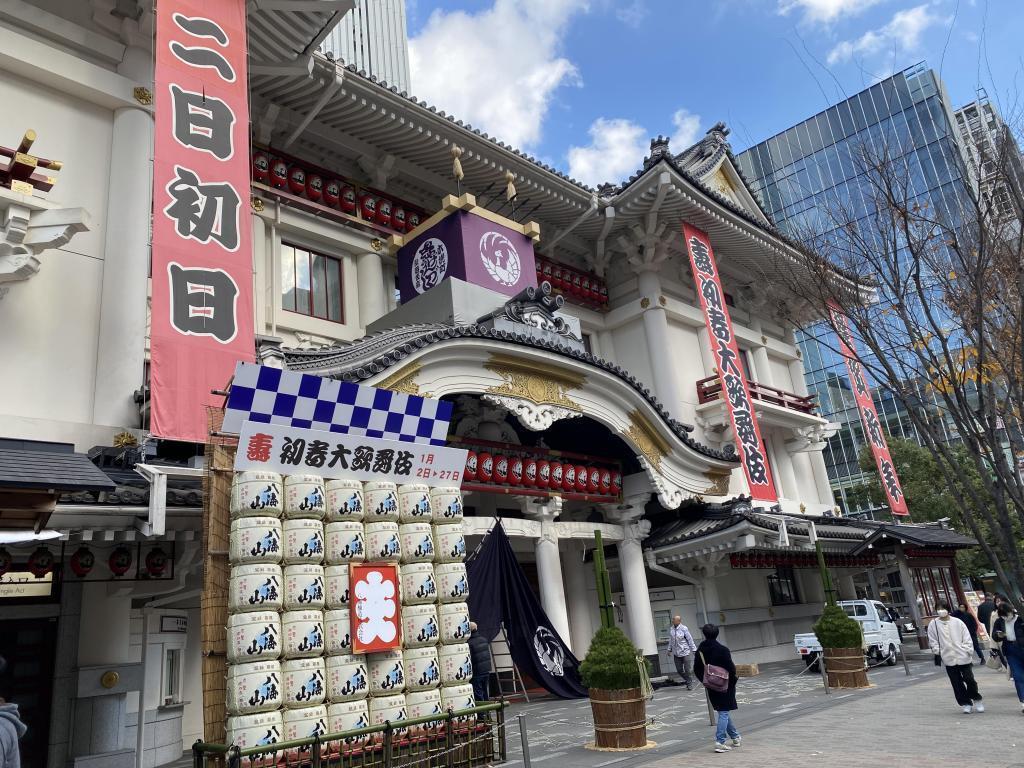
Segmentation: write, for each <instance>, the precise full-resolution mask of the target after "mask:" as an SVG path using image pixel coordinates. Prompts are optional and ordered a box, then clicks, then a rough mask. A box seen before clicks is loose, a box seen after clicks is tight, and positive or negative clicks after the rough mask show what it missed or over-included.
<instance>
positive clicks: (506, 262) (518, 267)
mask: <svg viewBox="0 0 1024 768" xmlns="http://www.w3.org/2000/svg"><path fill="white" fill-rule="evenodd" d="M480 259H481V261H483V263H484V268H485V269H486V270H487V274H489V275H490V276H491V277H492V278H494V281H495V282H498V283H501V284H502V285H506V286H512V285H515V284H516V283H518V282H519V275H520V274H521V273H522V264H521V263H520V261H519V253H518V252H517V251H516V249H515V246H514V245H512V241H511V240H509V239H508V238H507V237H505V236H504V235H503V234H501V233H500V232H493V231H492V232H485V233H484V234H483V236H482V237H481V238H480Z"/></svg>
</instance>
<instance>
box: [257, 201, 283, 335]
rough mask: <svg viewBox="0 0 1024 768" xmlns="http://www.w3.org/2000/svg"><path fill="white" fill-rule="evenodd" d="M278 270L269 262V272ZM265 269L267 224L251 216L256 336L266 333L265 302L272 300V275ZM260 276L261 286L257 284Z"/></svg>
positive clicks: (259, 218)
mask: <svg viewBox="0 0 1024 768" xmlns="http://www.w3.org/2000/svg"><path fill="white" fill-rule="evenodd" d="M273 269H278V267H277V266H276V265H275V264H274V263H273V262H271V263H270V270H273ZM270 270H268V269H267V222H265V221H264V220H263V219H262V218H261V217H260V215H259V214H257V213H255V212H254V213H253V215H252V279H253V291H252V297H253V302H252V306H253V312H254V325H253V327H254V328H255V329H256V335H257V336H260V335H263V334H266V332H267V302H268V301H273V300H274V294H273V292H272V291H271V286H273V285H274V273H273V272H272V271H270ZM260 275H262V276H263V277H262V285H261V284H260V282H257V281H258V280H259V279H260V277H259V276H260Z"/></svg>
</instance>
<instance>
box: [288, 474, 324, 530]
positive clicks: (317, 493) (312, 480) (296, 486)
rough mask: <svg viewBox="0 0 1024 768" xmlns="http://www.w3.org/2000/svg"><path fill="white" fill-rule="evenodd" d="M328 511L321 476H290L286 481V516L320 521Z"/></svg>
mask: <svg viewBox="0 0 1024 768" xmlns="http://www.w3.org/2000/svg"><path fill="white" fill-rule="evenodd" d="M326 510H327V499H326V496H325V495H324V479H323V478H322V477H320V475H288V476H287V477H286V478H285V479H284V516H285V517H286V518H294V517H312V518H314V519H316V520H320V519H321V518H323V516H324V512H326Z"/></svg>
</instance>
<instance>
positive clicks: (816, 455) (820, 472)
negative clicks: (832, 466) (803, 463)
mask: <svg viewBox="0 0 1024 768" xmlns="http://www.w3.org/2000/svg"><path fill="white" fill-rule="evenodd" d="M807 459H808V460H809V461H810V462H811V474H812V475H813V476H814V487H815V489H816V490H817V492H818V501H820V502H821V503H822V504H828V505H830V506H835V503H836V496H835V493H833V491H832V483H831V482H829V479H828V470H827V469H826V468H825V457H824V456H823V455H822V453H821V451H812V452H811V453H809V454H808V456H807Z"/></svg>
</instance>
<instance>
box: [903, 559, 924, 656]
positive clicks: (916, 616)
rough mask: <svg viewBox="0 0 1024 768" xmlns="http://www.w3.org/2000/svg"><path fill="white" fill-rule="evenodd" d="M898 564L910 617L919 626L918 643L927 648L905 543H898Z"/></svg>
mask: <svg viewBox="0 0 1024 768" xmlns="http://www.w3.org/2000/svg"><path fill="white" fill-rule="evenodd" d="M895 551H896V564H897V565H898V566H899V569H900V582H901V583H902V584H903V594H905V595H906V596H907V609H908V610H909V611H910V618H912V619H913V620H914V626H916V627H917V641H918V645H919V646H920V647H922V648H925V647H926V645H923V644H922V643H921V640H922V638H924V636H925V627H924V622H923V621H922V620H921V612H920V611H919V610H918V609H917V588H916V587H915V586H914V579H913V578H912V577H911V575H910V565H909V564H908V563H907V556H906V555H905V554H904V552H903V545H902V544H897V545H896V550H895Z"/></svg>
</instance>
